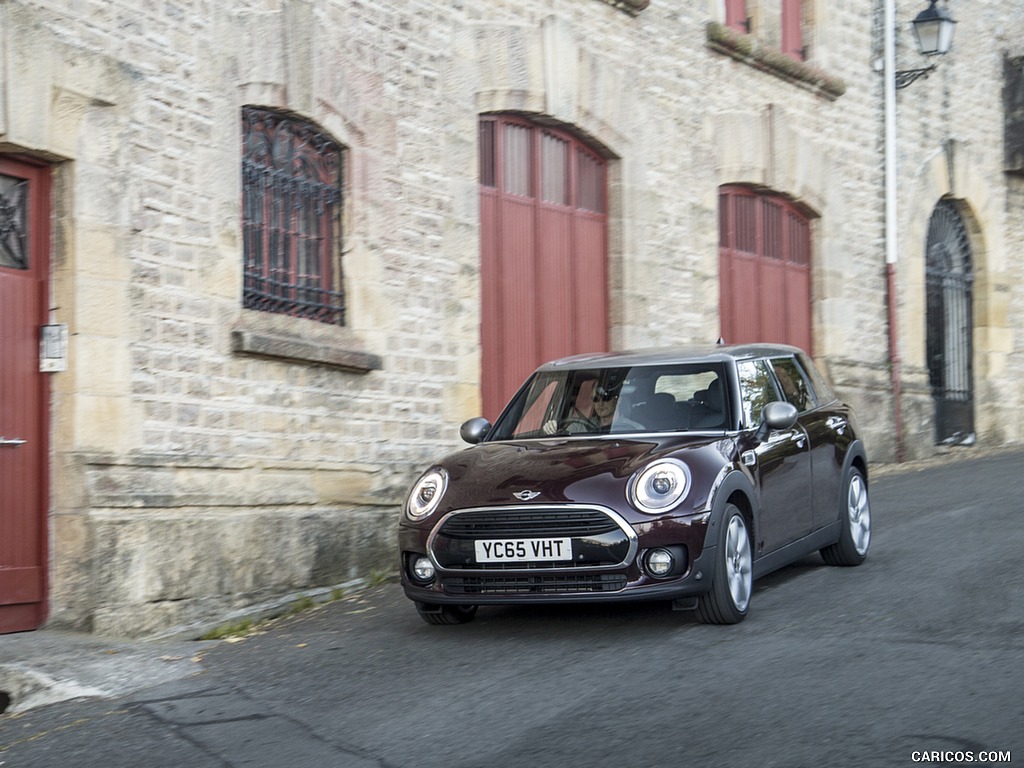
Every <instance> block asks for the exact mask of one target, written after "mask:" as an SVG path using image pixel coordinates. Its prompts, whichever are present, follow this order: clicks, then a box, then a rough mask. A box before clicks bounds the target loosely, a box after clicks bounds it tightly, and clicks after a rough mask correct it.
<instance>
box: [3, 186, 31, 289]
mask: <svg viewBox="0 0 1024 768" xmlns="http://www.w3.org/2000/svg"><path fill="white" fill-rule="evenodd" d="M27 191H28V182H27V181H25V180H24V179H16V178H14V177H12V176H3V175H0V267H13V268H15V269H28V266H29V264H28V237H27V234H26V232H27V227H26V221H27V218H26V217H27V211H28V204H27V201H26V195H27Z"/></svg>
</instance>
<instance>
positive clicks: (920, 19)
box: [912, 0, 956, 56]
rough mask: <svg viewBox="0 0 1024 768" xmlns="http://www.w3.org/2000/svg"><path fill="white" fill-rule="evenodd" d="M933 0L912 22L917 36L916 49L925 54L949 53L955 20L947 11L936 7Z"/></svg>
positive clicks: (954, 29)
mask: <svg viewBox="0 0 1024 768" xmlns="http://www.w3.org/2000/svg"><path fill="white" fill-rule="evenodd" d="M935 2H936V0H931V5H929V6H928V7H927V8H925V9H924V10H923V11H921V12H920V13H919V14H917V17H916V18H915V19H914V21H913V22H912V23H913V25H914V35H916V36H917V49H918V50H919V51H921V53H923V54H924V55H925V56H934V55H935V54H937V53H949V48H950V46H952V45H953V33H954V32H955V31H956V22H955V21H954V20H953V17H952V16H950V15H949V11H947V10H946V9H945V8H936V7H935Z"/></svg>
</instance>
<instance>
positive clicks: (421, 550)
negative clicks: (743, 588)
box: [399, 504, 714, 605]
mask: <svg viewBox="0 0 1024 768" xmlns="http://www.w3.org/2000/svg"><path fill="white" fill-rule="evenodd" d="M708 518H709V515H708V514H696V515H684V516H679V517H660V518H653V519H651V520H650V521H643V522H638V523H632V524H631V523H629V522H627V521H626V520H625V519H624V518H623V517H622V516H620V515H619V514H618V513H616V512H614V511H613V510H611V509H608V508H605V507H595V506H584V505H571V504H567V505H547V506H542V507H537V506H532V505H523V506H516V507H488V508H479V509H473V510H457V511H455V512H452V513H450V514H448V515H446V516H445V517H444V518H442V519H441V520H440V521H438V522H437V523H436V524H435V525H433V526H432V527H429V528H428V527H416V526H412V525H408V524H403V525H402V526H401V527H400V528H399V549H400V552H401V574H402V586H403V588H404V590H405V594H406V596H407V597H408V598H409V599H411V600H414V601H416V602H420V603H426V604H461V605H471V604H472V605H508V604H524V603H538V604H539V603H544V604H548V603H587V602H605V601H629V600H672V599H677V598H680V597H688V596H693V595H699V594H702V593H704V592H706V591H707V590H708V589H709V588H710V584H711V572H710V567H711V562H712V559H713V557H714V552H713V549H712V548H710V547H706V546H705V539H706V534H707V523H708ZM544 537H567V538H571V540H572V558H571V560H566V561H563V562H506V563H480V562H476V558H475V556H474V553H475V550H474V547H475V543H476V542H477V541H478V540H491V541H493V540H502V539H510V540H521V539H537V538H544ZM654 548H667V549H670V550H671V551H672V552H673V553H674V554H675V555H676V567H675V568H674V569H673V571H672V572H671V573H670V574H669V575H668V576H665V577H661V578H656V577H654V576H653V575H651V573H649V572H648V571H647V570H646V569H645V568H644V565H643V564H644V562H645V557H646V554H647V553H648V552H649V551H650V550H652V549H654ZM422 555H427V556H428V557H429V558H430V560H431V563H432V564H433V566H434V571H435V576H434V579H433V580H432V581H431V582H430V583H429V584H425V583H422V582H418V581H417V580H416V578H415V576H414V575H413V573H412V568H411V566H412V563H413V562H414V561H415V559H416V558H418V557H420V556H422Z"/></svg>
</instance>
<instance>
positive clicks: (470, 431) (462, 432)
mask: <svg viewBox="0 0 1024 768" xmlns="http://www.w3.org/2000/svg"><path fill="white" fill-rule="evenodd" d="M794 411H795V409H794ZM490 431H491V422H489V421H488V420H487V419H485V418H483V417H482V416H477V417H476V418H475V419H470V420H469V421H467V422H465V423H464V424H463V425H462V426H461V427H459V437H461V438H462V439H463V440H465V441H466V442H467V443H473V444H474V445H475V444H476V443H479V442H480V441H481V440H483V439H484V438H485V437H487V433H488V432H490Z"/></svg>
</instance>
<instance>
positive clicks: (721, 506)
mask: <svg viewBox="0 0 1024 768" xmlns="http://www.w3.org/2000/svg"><path fill="white" fill-rule="evenodd" d="M756 498H757V495H756V494H755V492H754V486H753V484H752V483H751V481H750V479H749V478H748V477H747V476H746V475H745V474H744V473H743V472H740V471H739V470H734V471H732V472H730V473H729V474H727V475H726V476H725V478H724V479H723V480H722V482H721V484H720V485H719V486H718V489H717V490H716V491H715V497H714V499H713V501H712V503H711V517H710V518H709V519H708V530H707V534H705V538H704V547H705V548H707V547H713V546H714V544H715V542H716V541H717V536H718V528H719V526H721V524H722V519H723V517H724V516H725V508H726V507H727V506H728V505H729V504H732V505H733V506H735V507H736V508H737V509H739V510H740V513H741V514H742V515H743V520H744V522H745V523H746V524H747V530H748V531H749V535H750V536H751V545H753V543H754V542H756V541H757V536H758V530H757V529H758V515H756V514H755V510H756V509H757V506H756V503H755V499H756Z"/></svg>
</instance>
